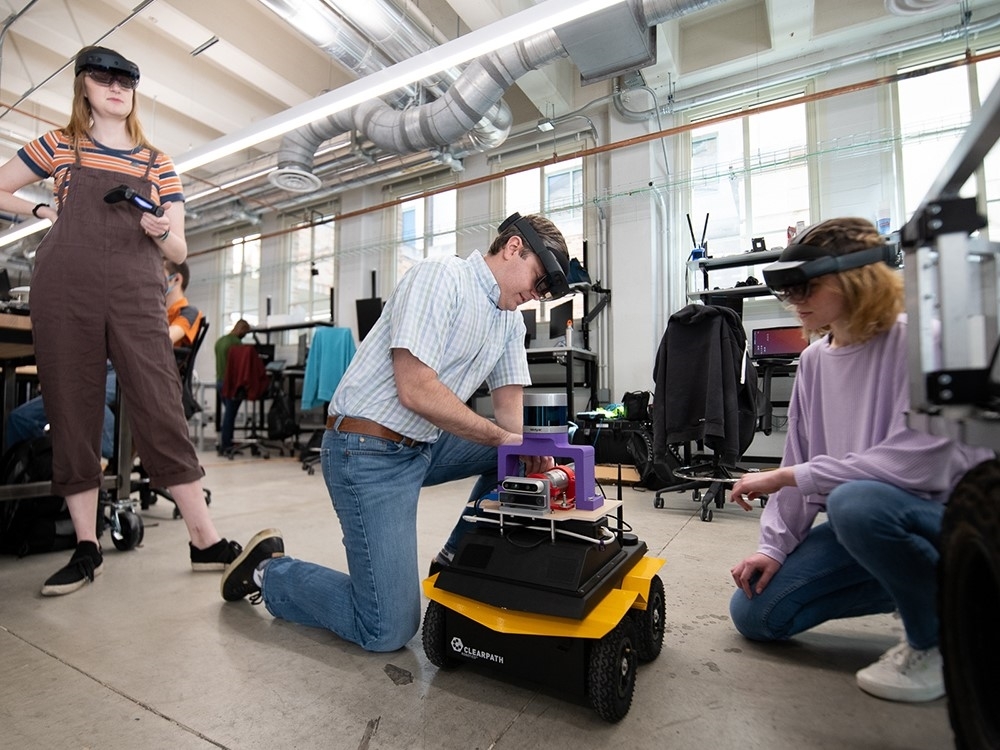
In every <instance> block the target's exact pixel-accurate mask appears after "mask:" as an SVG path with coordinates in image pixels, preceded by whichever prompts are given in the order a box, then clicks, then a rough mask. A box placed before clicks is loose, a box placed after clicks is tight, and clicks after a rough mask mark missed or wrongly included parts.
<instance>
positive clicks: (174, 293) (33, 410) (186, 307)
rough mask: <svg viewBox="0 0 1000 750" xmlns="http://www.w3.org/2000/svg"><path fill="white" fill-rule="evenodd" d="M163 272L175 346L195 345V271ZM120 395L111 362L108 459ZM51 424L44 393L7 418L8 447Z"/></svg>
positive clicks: (182, 267) (175, 268)
mask: <svg viewBox="0 0 1000 750" xmlns="http://www.w3.org/2000/svg"><path fill="white" fill-rule="evenodd" d="M163 273H164V276H165V278H166V285H165V287H164V290H165V292H164V293H165V295H166V298H165V302H166V304H167V324H168V326H169V327H170V340H171V341H172V342H173V344H174V346H175V347H179V346H186V345H190V344H192V343H193V342H194V337H195V335H196V334H197V333H198V327H199V326H200V325H201V320H202V317H203V316H202V314H201V313H200V312H199V311H198V308H197V307H195V306H194V305H191V304H190V303H189V302H188V301H187V297H185V296H184V291H185V290H186V289H187V286H188V280H189V279H190V275H191V272H190V270H189V269H188V265H187V263H173V262H172V261H164V264H163ZM117 392H118V379H117V377H116V376H115V370H114V368H113V367H112V366H111V362H110V361H109V362H108V377H107V380H106V381H105V386H104V426H103V428H102V430H101V455H102V456H104V458H112V457H113V456H114V451H115V414H114V412H113V411H112V410H111V407H112V406H113V405H114V403H115V398H116V395H117ZM48 425H49V418H48V416H46V414H45V401H44V399H43V397H42V394H39V395H37V396H35V397H34V398H31V399H28V400H27V401H25V402H24V403H23V404H21V405H19V406H17V407H16V408H14V409H12V410H11V412H10V414H8V415H7V424H6V427H5V428H4V438H5V441H6V444H7V447H10V446H12V445H16V444H17V443H19V442H21V441H22V440H32V439H35V438H40V437H42V436H43V435H44V434H45V431H46V428H47V427H48Z"/></svg>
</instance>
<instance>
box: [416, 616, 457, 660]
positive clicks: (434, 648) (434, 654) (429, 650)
mask: <svg viewBox="0 0 1000 750" xmlns="http://www.w3.org/2000/svg"><path fill="white" fill-rule="evenodd" d="M444 620H445V609H444V605H443V604H441V603H440V602H428V603H427V611H426V612H425V613H424V628H423V632H422V634H421V639H422V640H423V643H424V653H425V654H426V655H427V661H429V662H430V663H431V664H433V665H434V666H435V667H437V668H438V669H454V668H455V667H457V666H458V665H459V663H460V660H459V659H457V658H455V657H454V656H452V655H451V651H450V649H449V648H448V642H447V633H446V632H445V627H444Z"/></svg>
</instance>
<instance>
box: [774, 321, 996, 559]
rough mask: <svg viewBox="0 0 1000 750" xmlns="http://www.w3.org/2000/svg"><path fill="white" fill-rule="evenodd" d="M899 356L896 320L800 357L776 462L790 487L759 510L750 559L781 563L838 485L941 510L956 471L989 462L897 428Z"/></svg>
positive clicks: (966, 449)
mask: <svg viewBox="0 0 1000 750" xmlns="http://www.w3.org/2000/svg"><path fill="white" fill-rule="evenodd" d="M907 356H908V353H907V345H906V316H905V315H901V316H900V318H899V320H897V321H896V324H895V325H894V326H893V327H892V328H891V329H889V330H888V331H887V332H885V333H883V334H880V335H878V336H876V337H875V338H874V339H872V340H870V341H867V342H865V343H864V344H853V345H851V346H845V347H840V348H836V349H833V348H830V345H829V337H828V336H824V337H823V338H822V339H821V340H819V341H815V342H813V343H812V344H811V345H810V346H809V347H808V348H807V349H806V350H805V351H804V352H802V356H801V358H800V360H799V367H798V372H797V373H796V375H795V385H794V387H793V389H792V399H791V402H790V404H789V407H788V436H787V438H786V439H785V451H784V455H783V456H782V459H781V465H782V466H794V472H795V480H796V482H797V483H798V486H797V487H783V488H782V489H781V490H779V491H778V492H777V493H776V494H774V495H773V496H772V497H771V498H770V499H769V500H768V502H767V504H766V505H765V506H764V511H763V513H762V514H761V520H760V524H761V527H760V546H759V547H758V551H759V552H763V553H764V554H765V555H767V556H768V557H771V558H774V559H775V560H777V561H778V562H780V563H783V562H784V561H785V558H786V557H787V556H788V554H789V553H790V552H791V551H792V550H794V549H795V548H796V547H797V546H798V545H799V543H800V542H801V541H802V540H803V539H805V537H806V534H807V533H808V532H809V529H810V527H811V526H812V523H813V520H814V519H815V518H816V514H817V513H818V512H819V511H821V510H823V509H825V508H826V496H827V495H828V494H829V493H830V492H831V490H833V488H834V487H836V486H837V485H840V484H843V483H844V482H849V481H851V480H857V479H874V480H877V481H881V482H885V483H887V484H892V485H895V486H896V487H899V488H901V489H904V490H907V491H909V492H912V493H913V494H915V495H919V496H921V497H925V498H927V500H928V501H929V502H940V503H943V502H947V499H948V496H949V494H950V492H951V490H952V488H953V487H954V486H955V484H957V483H958V480H959V479H960V478H961V477H962V475H963V474H964V473H965V472H966V471H968V470H969V469H970V468H972V467H973V466H975V465H977V464H979V463H981V462H983V461H985V460H987V459H990V458H993V457H994V454H993V451H991V450H988V449H986V448H973V447H970V446H966V445H963V444H961V443H958V442H956V441H953V440H951V439H949V438H945V437H940V436H935V435H930V434H928V433H925V432H919V431H916V430H911V429H910V428H908V427H907V426H906V412H907V411H908V410H909V408H910V394H909V382H908V380H907V377H908V375H907V369H906V368H907Z"/></svg>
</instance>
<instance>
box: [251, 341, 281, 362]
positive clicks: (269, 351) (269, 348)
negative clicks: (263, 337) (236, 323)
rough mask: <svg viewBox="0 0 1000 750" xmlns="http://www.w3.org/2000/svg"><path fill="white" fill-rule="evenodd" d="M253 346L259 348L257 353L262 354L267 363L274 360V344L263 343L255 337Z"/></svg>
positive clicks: (262, 358)
mask: <svg viewBox="0 0 1000 750" xmlns="http://www.w3.org/2000/svg"><path fill="white" fill-rule="evenodd" d="M253 348H254V349H256V350H257V354H259V355H260V358H261V360H262V361H263V362H264V364H265V365H267V364H268V363H270V362H273V361H274V350H275V345H274V344H262V343H261V342H259V341H257V340H256V338H255V339H254V345H253ZM282 364H284V363H282Z"/></svg>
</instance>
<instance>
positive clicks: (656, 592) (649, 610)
mask: <svg viewBox="0 0 1000 750" xmlns="http://www.w3.org/2000/svg"><path fill="white" fill-rule="evenodd" d="M629 613H630V614H631V615H632V619H633V621H634V622H635V651H636V654H637V655H638V657H639V661H641V662H650V661H653V659H655V658H656V657H657V656H659V655H660V650H661V649H662V648H663V632H664V627H665V622H664V621H665V619H666V614H667V611H666V604H665V603H664V599H663V581H661V580H660V577H659V576H653V577H652V578H651V579H649V598H648V599H647V600H646V609H644V610H643V609H633V610H629Z"/></svg>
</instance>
